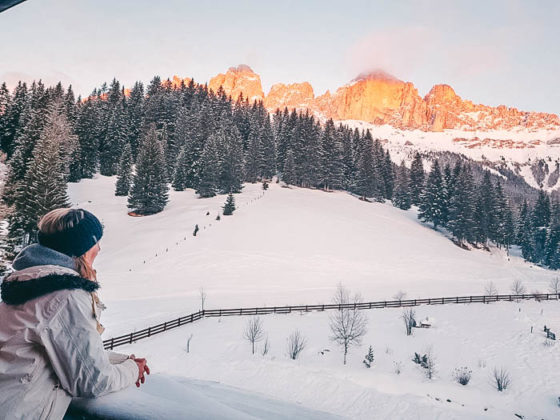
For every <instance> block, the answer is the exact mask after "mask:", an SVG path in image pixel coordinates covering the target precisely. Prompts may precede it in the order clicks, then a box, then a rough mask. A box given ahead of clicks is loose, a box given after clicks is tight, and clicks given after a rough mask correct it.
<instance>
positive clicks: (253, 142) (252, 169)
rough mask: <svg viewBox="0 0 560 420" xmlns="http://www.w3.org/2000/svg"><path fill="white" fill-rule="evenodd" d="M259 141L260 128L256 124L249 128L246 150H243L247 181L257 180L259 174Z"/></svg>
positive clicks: (260, 164)
mask: <svg viewBox="0 0 560 420" xmlns="http://www.w3.org/2000/svg"><path fill="white" fill-rule="evenodd" d="M261 157H262V155H261V142H260V129H259V127H258V126H256V125H255V126H254V127H252V128H251V131H250V132H249V140H248V145H247V150H246V152H245V180H246V181H247V182H251V183H254V182H257V180H258V179H259V177H260V176H261V168H262V166H263V165H262V162H261Z"/></svg>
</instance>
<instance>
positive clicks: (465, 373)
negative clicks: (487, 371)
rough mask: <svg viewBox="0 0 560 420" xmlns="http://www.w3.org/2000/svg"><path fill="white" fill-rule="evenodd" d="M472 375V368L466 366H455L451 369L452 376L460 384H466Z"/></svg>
mask: <svg viewBox="0 0 560 420" xmlns="http://www.w3.org/2000/svg"><path fill="white" fill-rule="evenodd" d="M471 377H472V370H470V369H469V368H468V367H466V366H464V367H460V368H455V370H454V371H453V378H454V379H455V380H456V381H457V382H459V383H460V384H461V385H467V384H468V383H469V382H470V380H471Z"/></svg>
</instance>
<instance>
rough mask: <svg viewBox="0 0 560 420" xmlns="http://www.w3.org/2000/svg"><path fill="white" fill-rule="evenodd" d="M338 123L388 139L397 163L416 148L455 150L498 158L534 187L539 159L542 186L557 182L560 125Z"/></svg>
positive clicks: (486, 159) (478, 158)
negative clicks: (435, 128) (437, 128)
mask: <svg viewBox="0 0 560 420" xmlns="http://www.w3.org/2000/svg"><path fill="white" fill-rule="evenodd" d="M339 122H340V123H342V124H344V125H347V126H349V127H352V128H358V129H360V130H370V131H371V133H372V135H373V138H378V139H381V140H382V141H385V140H387V142H386V143H385V144H384V146H385V147H387V148H388V149H389V151H390V152H391V158H392V159H393V161H394V162H395V163H397V164H399V163H400V162H401V161H402V160H404V161H405V163H407V164H408V165H410V162H411V161H412V156H413V154H414V153H415V152H416V151H420V152H446V151H447V152H454V153H459V154H463V155H465V156H466V157H468V158H471V159H474V160H476V161H481V162H494V163H496V162H499V163H500V164H505V165H506V166H507V167H508V168H509V169H511V170H512V171H513V172H515V173H517V174H518V175H520V176H522V177H523V178H524V179H525V181H526V182H527V183H528V184H529V185H530V186H532V187H534V188H537V189H538V188H540V185H539V182H537V180H536V179H535V177H534V175H533V173H532V172H531V165H532V164H533V163H534V162H535V161H537V160H539V159H542V160H544V161H545V162H546V164H547V165H548V171H549V172H548V173H545V177H544V179H543V180H542V184H543V188H544V189H546V190H548V191H552V190H554V189H557V188H558V187H559V186H560V183H559V182H558V181H554V182H551V183H549V182H548V176H549V174H550V173H551V172H553V171H554V170H555V168H556V164H557V162H558V161H559V160H560V129H556V130H545V129H541V130H527V129H521V128H520V129H516V130H487V131H464V130H444V131H442V132H426V131H422V130H400V129H398V128H395V127H392V126H389V125H381V126H379V125H374V124H370V123H366V122H364V121H355V120H346V121H339Z"/></svg>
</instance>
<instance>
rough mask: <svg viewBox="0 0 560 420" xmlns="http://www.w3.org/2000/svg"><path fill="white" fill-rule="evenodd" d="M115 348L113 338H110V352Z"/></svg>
mask: <svg viewBox="0 0 560 420" xmlns="http://www.w3.org/2000/svg"><path fill="white" fill-rule="evenodd" d="M114 348H115V337H111V350H113V349H114Z"/></svg>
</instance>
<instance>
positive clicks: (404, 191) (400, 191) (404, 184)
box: [392, 161, 412, 210]
mask: <svg viewBox="0 0 560 420" xmlns="http://www.w3.org/2000/svg"><path fill="white" fill-rule="evenodd" d="M392 201H393V205H394V206H395V207H398V208H399V209H401V210H408V209H410V206H411V204H412V203H411V202H410V179H409V178H408V169H407V168H406V166H405V164H404V161H403V162H401V165H400V166H399V168H398V170H397V180H396V184H395V192H394V194H393V199H392Z"/></svg>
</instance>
